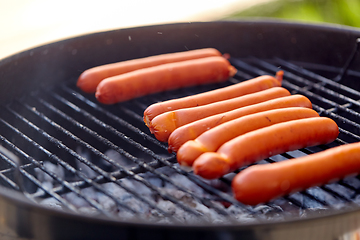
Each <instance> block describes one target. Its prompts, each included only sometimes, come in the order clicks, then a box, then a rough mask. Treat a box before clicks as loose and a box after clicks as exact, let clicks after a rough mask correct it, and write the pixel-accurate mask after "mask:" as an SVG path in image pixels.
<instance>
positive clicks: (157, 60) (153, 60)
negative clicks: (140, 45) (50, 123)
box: [76, 48, 221, 93]
mask: <svg viewBox="0 0 360 240" xmlns="http://www.w3.org/2000/svg"><path fill="white" fill-rule="evenodd" d="M210 56H221V53H220V52H219V51H218V50H216V49H214V48H204V49H197V50H191V51H186V52H177V53H168V54H161V55H155V56H150V57H145V58H138V59H132V60H127V61H122V62H117V63H111V64H106V65H101V66H97V67H94V68H90V69H88V70H86V71H84V72H83V73H82V74H81V75H80V76H79V78H78V81H77V83H76V84H77V86H78V87H79V88H80V89H81V90H83V91H84V92H87V93H94V92H95V90H96V87H97V85H98V84H99V83H100V82H101V81H102V80H104V79H105V78H109V77H113V76H116V75H120V74H123V73H127V72H131V71H134V70H138V69H142V68H147V67H153V66H157V65H160V64H164V63H171V62H179V61H184V60H190V59H197V58H204V57H210Z"/></svg>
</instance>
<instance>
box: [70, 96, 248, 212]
mask: <svg viewBox="0 0 360 240" xmlns="http://www.w3.org/2000/svg"><path fill="white" fill-rule="evenodd" d="M70 91H71V92H72V93H73V95H75V96H81V94H80V93H76V94H74V92H73V90H70ZM79 99H83V97H82V98H80V97H79ZM87 102H89V100H87ZM90 105H91V106H96V109H101V107H100V106H98V105H97V104H95V103H91V104H90ZM101 112H102V113H106V114H110V115H112V114H111V113H109V112H107V111H105V110H102V111H101ZM115 119H116V118H115ZM137 119H140V121H141V122H142V121H143V120H142V118H139V117H138V118H137ZM101 124H103V123H101ZM156 141H157V140H156ZM153 157H154V158H155V159H157V160H158V161H159V162H161V163H162V164H164V165H165V166H168V167H171V168H172V169H174V170H175V171H176V172H178V173H179V174H182V175H186V176H187V177H188V178H189V179H191V180H192V181H194V182H196V183H197V184H198V185H200V186H201V187H202V188H205V189H207V190H209V189H211V190H212V191H211V193H212V194H216V195H218V196H219V197H220V198H221V199H223V200H225V201H227V202H231V203H232V204H234V205H239V203H238V202H237V201H235V200H234V199H233V198H230V197H229V196H228V195H227V194H222V193H221V192H220V191H216V190H215V191H214V188H209V187H208V185H207V184H205V183H204V182H201V181H199V179H195V178H193V177H192V175H190V174H188V173H187V172H186V171H184V170H181V169H179V168H177V167H176V166H174V165H173V163H171V162H170V161H169V160H168V159H163V158H162V157H159V156H158V155H154V156H153ZM138 164H140V165H141V166H143V167H144V168H145V169H147V170H148V171H150V172H152V173H155V174H156V175H157V176H159V177H160V178H161V179H163V180H165V181H167V182H169V183H171V184H172V185H173V186H175V187H177V188H178V189H179V190H181V191H183V192H186V193H187V194H189V195H191V196H192V197H193V198H195V199H197V200H199V201H201V202H203V203H204V204H206V205H210V206H211V207H212V208H214V209H216V210H217V211H218V213H221V214H223V215H228V213H227V212H225V211H223V210H222V209H220V208H218V207H217V206H216V205H214V204H212V203H211V202H209V201H207V200H206V199H203V198H201V197H198V196H196V195H194V194H193V193H191V192H189V191H188V190H187V189H186V188H184V187H183V186H181V185H179V184H177V183H175V182H174V181H172V180H171V179H170V178H168V177H167V176H166V175H164V174H162V173H159V172H158V171H156V169H154V168H153V167H151V166H148V165H147V164H145V163H142V162H138ZM242 207H244V206H243V205H242ZM249 212H250V210H249Z"/></svg>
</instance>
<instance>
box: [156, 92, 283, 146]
mask: <svg viewBox="0 0 360 240" xmlns="http://www.w3.org/2000/svg"><path fill="white" fill-rule="evenodd" d="M289 95H290V92H289V91H288V90H286V89H285V88H282V87H273V88H270V89H267V90H264V91H260V92H256V93H251V94H247V95H244V96H241V97H237V98H232V99H228V100H224V101H220V102H215V103H210V104H207V105H204V106H199V107H192V108H184V109H178V110H175V111H171V112H165V113H162V114H160V115H158V116H157V117H155V118H154V119H153V120H152V121H151V123H150V127H149V128H150V131H151V133H153V134H154V135H155V137H156V138H157V139H158V140H159V141H162V142H166V141H167V140H168V138H169V136H170V134H171V133H172V132H173V131H174V130H175V129H176V128H178V127H181V126H183V125H186V124H188V123H191V122H194V121H197V120H199V119H203V118H206V117H209V116H212V115H216V114H220V113H224V112H228V111H231V110H234V109H238V108H242V107H245V106H249V105H253V104H256V103H260V102H264V101H267V100H270V99H274V98H279V97H285V96H289Z"/></svg>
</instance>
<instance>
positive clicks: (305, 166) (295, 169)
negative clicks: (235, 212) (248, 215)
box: [232, 142, 360, 205]
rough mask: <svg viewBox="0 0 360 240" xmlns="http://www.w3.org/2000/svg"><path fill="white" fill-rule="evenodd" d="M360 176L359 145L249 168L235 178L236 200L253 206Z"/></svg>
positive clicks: (355, 144) (233, 184)
mask: <svg viewBox="0 0 360 240" xmlns="http://www.w3.org/2000/svg"><path fill="white" fill-rule="evenodd" d="M359 173H360V143H359V142H358V143H351V144H347V145H341V146H338V147H335V148H330V149H328V150H325V151H322V152H318V153H314V154H311V155H307V156H304V157H299V158H296V159H291V160H285V161H281V162H277V163H271V164H261V165H254V166H251V167H248V168H247V169H245V170H243V171H241V172H240V173H239V174H237V175H236V176H235V178H234V179H233V182H232V189H233V192H234V196H235V198H236V199H237V200H238V201H240V202H242V203H244V204H250V205H256V204H259V203H265V202H268V201H270V200H272V199H274V198H277V197H280V196H284V195H287V194H290V193H294V192H297V191H301V190H304V189H306V188H309V187H313V186H320V185H323V184H326V183H329V182H332V181H335V180H338V179H342V178H344V177H346V176H349V175H357V174H359Z"/></svg>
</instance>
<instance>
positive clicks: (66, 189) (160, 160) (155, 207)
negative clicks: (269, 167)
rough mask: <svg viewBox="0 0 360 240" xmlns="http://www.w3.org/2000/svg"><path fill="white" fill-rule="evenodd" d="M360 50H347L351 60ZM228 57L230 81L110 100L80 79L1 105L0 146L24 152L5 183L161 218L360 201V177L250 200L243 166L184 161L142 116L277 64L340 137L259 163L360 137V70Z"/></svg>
mask: <svg viewBox="0 0 360 240" xmlns="http://www.w3.org/2000/svg"><path fill="white" fill-rule="evenodd" d="M354 56H356V54H353V55H352V56H349V61H348V63H349V64H347V65H346V66H345V68H346V67H348V65H350V64H351V61H350V60H351V59H352V58H351V57H354ZM230 61H231V63H232V64H233V65H234V66H235V67H236V68H237V69H238V73H237V74H236V76H234V78H232V79H230V80H229V81H228V82H226V83H222V84H212V85H206V86H198V87H192V88H186V89H181V90H175V91H168V92H165V93H159V94H153V95H150V96H146V97H142V98H138V99H135V100H131V101H128V102H125V103H120V104H115V105H111V106H107V105H106V106H105V105H101V104H99V103H98V102H97V101H96V99H95V98H94V96H92V95H87V94H84V93H82V92H81V91H80V90H79V89H77V88H76V86H75V82H74V81H73V80H69V81H68V82H65V83H61V84H57V85H55V86H52V87H50V88H48V87H45V88H43V89H39V90H38V91H36V92H32V93H31V94H29V95H26V96H23V97H21V98H18V99H16V100H14V101H12V102H10V103H8V104H6V105H3V106H1V108H2V109H1V112H0V129H1V130H0V141H1V145H2V146H3V147H4V148H6V149H7V150H9V151H10V152H12V153H14V154H15V155H16V157H11V156H10V155H9V154H6V152H5V151H2V153H0V183H1V185H3V186H5V187H6V188H10V189H14V190H15V191H19V192H21V193H22V194H23V195H24V196H25V197H26V198H27V199H28V200H29V201H31V202H35V203H36V204H40V205H43V206H47V207H50V208H54V209H63V210H66V211H70V212H74V213H79V214H86V215H89V216H105V217H108V218H111V219H117V220H121V221H122V220H126V221H131V220H135V221H145V222H152V223H154V222H155V223H161V224H174V223H185V224H188V223H199V222H205V223H211V224H212V223H215V224H229V223H234V222H235V223H248V222H256V221H258V220H264V219H270V220H274V219H280V220H281V219H283V218H285V217H289V216H290V217H295V218H301V217H304V216H306V215H307V214H308V213H309V212H321V211H324V210H325V211H327V210H329V209H342V208H344V209H346V208H347V207H348V204H349V203H352V204H353V203H354V204H356V205H357V204H360V192H359V191H360V179H359V176H354V177H348V178H346V179H344V180H340V181H337V182H334V183H331V184H326V185H324V186H321V187H313V188H310V189H307V190H305V191H303V192H298V193H295V194H291V195H289V196H285V197H283V198H278V199H276V200H274V201H271V202H269V203H267V204H261V205H258V206H254V207H251V206H246V205H243V204H241V203H239V202H237V201H236V200H234V198H233V197H232V193H231V189H230V184H231V179H232V178H233V177H234V175H235V173H231V174H228V175H226V176H224V177H223V178H221V179H218V180H213V181H207V180H204V179H202V178H200V177H198V176H196V175H194V174H193V173H192V172H191V171H189V170H188V169H183V168H181V167H180V166H179V165H178V164H177V163H176V156H175V155H174V154H170V153H168V152H167V144H165V143H161V142H159V141H157V140H156V139H155V138H154V137H153V136H152V135H151V134H150V132H149V130H148V128H147V127H146V126H145V124H144V123H143V119H142V116H143V111H144V110H145V108H146V107H147V106H149V105H150V104H152V103H155V102H158V101H163V100H167V99H171V98H175V97H183V96H187V95H191V94H196V93H199V92H203V91H208V90H211V89H215V88H219V87H223V86H227V85H230V84H234V83H237V82H239V81H243V80H246V79H249V78H253V77H256V76H258V75H263V74H270V75H274V74H275V73H276V71H278V70H279V68H281V69H283V70H284V72H285V74H284V80H283V86H284V87H285V88H287V89H288V90H290V92H291V93H292V94H302V95H305V96H306V97H308V98H309V99H310V100H311V102H312V103H313V108H314V109H315V110H316V111H317V112H319V113H320V115H321V116H327V117H330V118H332V119H334V120H335V121H336V122H337V124H338V125H339V128H340V135H339V137H338V139H337V140H336V141H335V142H333V143H331V144H329V145H321V146H316V147H311V148H306V149H300V150H297V151H293V152H287V153H285V154H280V155H276V156H274V157H271V158H268V159H264V160H262V161H260V162H258V163H257V164H268V163H271V162H276V161H283V160H289V161H291V158H295V157H299V156H303V155H307V154H311V153H314V152H318V151H322V150H324V149H327V148H330V147H333V146H337V145H341V144H345V143H350V142H355V141H359V139H360V135H359V134H360V133H359V131H360V125H359V124H358V121H359V118H360V103H359V102H358V99H359V97H360V92H359V91H357V90H354V88H353V86H351V85H350V83H353V82H356V79H357V78H359V77H360V72H357V71H351V70H349V71H346V72H345V71H343V70H344V68H337V67H329V66H325V65H318V64H304V63H301V64H298V63H296V62H289V61H286V60H284V59H279V58H273V59H271V60H263V59H259V58H255V57H247V58H232V59H231V60H230ZM300 65H301V67H300ZM303 66H305V67H303ZM339 74H340V75H339ZM333 79H335V80H336V81H334V80H333ZM242 169H243V168H242ZM242 169H239V171H241V170H242Z"/></svg>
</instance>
